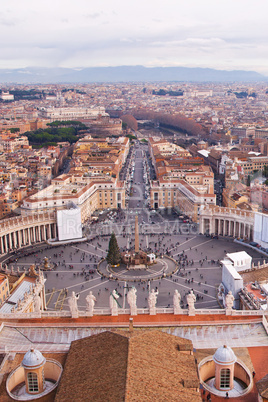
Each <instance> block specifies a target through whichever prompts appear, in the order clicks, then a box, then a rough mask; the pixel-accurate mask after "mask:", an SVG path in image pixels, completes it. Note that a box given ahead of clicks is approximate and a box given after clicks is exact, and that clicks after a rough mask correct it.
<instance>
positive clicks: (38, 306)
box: [33, 292, 42, 313]
mask: <svg viewBox="0 0 268 402" xmlns="http://www.w3.org/2000/svg"><path fill="white" fill-rule="evenodd" d="M41 305H42V304H41V297H40V296H39V294H38V293H36V292H35V293H34V298H33V307H34V312H35V313H40V311H41Z"/></svg>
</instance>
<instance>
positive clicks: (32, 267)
mask: <svg viewBox="0 0 268 402" xmlns="http://www.w3.org/2000/svg"><path fill="white" fill-rule="evenodd" d="M37 275H38V274H37V272H36V270H35V265H34V264H32V265H31V266H30V268H29V276H33V277H35V276H37Z"/></svg>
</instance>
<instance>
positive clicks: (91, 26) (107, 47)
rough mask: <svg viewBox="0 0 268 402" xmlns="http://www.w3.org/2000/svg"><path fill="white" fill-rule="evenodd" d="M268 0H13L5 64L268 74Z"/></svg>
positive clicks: (3, 37) (0, 23)
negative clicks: (195, 69) (183, 69)
mask: <svg viewBox="0 0 268 402" xmlns="http://www.w3.org/2000/svg"><path fill="white" fill-rule="evenodd" d="M267 14H268V1H267V0H254V1H253V0H224V1H222V0H184V1H181V0H162V1H160V0H124V1H122V0H112V1H111V0H109V1H108V0H95V1H92V0H53V1H52V0H23V1H22V0H9V1H6V2H3V4H2V6H1V10H0V52H1V53H0V54H1V57H0V68H25V67H55V68H56V67H68V68H78V69H79V68H84V67H98V66H119V65H143V66H147V67H160V66H161V67H167V66H183V67H209V68H216V69H225V70H238V69H239V70H241V69H242V70H254V71H257V72H259V73H262V74H264V75H267V76H268V23H267Z"/></svg>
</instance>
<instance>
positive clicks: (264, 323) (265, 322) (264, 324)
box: [262, 315, 268, 335]
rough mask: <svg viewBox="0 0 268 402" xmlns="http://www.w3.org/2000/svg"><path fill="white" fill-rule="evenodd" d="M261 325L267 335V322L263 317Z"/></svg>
mask: <svg viewBox="0 0 268 402" xmlns="http://www.w3.org/2000/svg"><path fill="white" fill-rule="evenodd" d="M262 325H263V328H264V329H265V331H266V334H267V335H268V321H267V318H266V316H265V315H263V316H262Z"/></svg>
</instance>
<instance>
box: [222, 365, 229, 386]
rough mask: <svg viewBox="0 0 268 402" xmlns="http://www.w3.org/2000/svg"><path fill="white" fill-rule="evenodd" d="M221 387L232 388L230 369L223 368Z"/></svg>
mask: <svg viewBox="0 0 268 402" xmlns="http://www.w3.org/2000/svg"><path fill="white" fill-rule="evenodd" d="M220 388H230V369H221V379H220Z"/></svg>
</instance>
